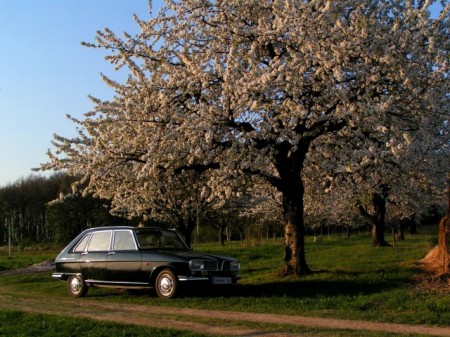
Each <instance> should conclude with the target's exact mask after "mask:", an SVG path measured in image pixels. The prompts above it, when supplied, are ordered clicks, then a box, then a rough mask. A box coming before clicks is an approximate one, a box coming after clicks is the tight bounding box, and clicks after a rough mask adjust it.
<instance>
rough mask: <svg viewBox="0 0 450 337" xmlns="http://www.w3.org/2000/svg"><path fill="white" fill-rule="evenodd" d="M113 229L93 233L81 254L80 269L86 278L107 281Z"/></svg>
mask: <svg viewBox="0 0 450 337" xmlns="http://www.w3.org/2000/svg"><path fill="white" fill-rule="evenodd" d="M111 239H112V230H100V231H96V232H94V233H92V236H91V239H90V241H89V243H88V246H87V247H86V250H85V251H84V252H83V253H82V254H81V256H80V269H81V273H82V274H83V276H84V278H85V280H99V281H105V280H107V277H106V260H107V257H108V254H109V252H110V247H111Z"/></svg>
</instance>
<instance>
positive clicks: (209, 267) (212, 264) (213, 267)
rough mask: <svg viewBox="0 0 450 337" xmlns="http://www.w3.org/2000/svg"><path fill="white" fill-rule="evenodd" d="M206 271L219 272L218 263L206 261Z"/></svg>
mask: <svg viewBox="0 0 450 337" xmlns="http://www.w3.org/2000/svg"><path fill="white" fill-rule="evenodd" d="M204 266H205V268H204V270H217V262H216V261H204Z"/></svg>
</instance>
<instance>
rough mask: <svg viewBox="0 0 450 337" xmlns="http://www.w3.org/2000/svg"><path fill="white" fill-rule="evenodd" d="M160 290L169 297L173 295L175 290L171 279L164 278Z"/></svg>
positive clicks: (160, 283)
mask: <svg viewBox="0 0 450 337" xmlns="http://www.w3.org/2000/svg"><path fill="white" fill-rule="evenodd" d="M159 289H160V291H161V294H163V295H165V296H167V295H170V294H171V293H172V290H173V280H172V278H170V277H167V276H165V277H163V278H162V279H161V281H160V282H159Z"/></svg>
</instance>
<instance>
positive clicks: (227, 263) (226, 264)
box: [222, 261, 230, 271]
mask: <svg viewBox="0 0 450 337" xmlns="http://www.w3.org/2000/svg"><path fill="white" fill-rule="evenodd" d="M222 270H224V271H225V270H230V261H223V262H222Z"/></svg>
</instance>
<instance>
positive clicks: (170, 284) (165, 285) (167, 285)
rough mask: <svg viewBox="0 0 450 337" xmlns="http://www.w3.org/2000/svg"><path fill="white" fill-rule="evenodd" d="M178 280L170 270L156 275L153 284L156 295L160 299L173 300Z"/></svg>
mask: <svg viewBox="0 0 450 337" xmlns="http://www.w3.org/2000/svg"><path fill="white" fill-rule="evenodd" d="M177 289H178V278H177V276H176V275H175V274H174V272H173V271H172V270H170V269H164V270H163V271H161V272H160V273H159V274H158V277H157V278H156V282H155V290H156V294H158V296H159V297H161V298H173V297H175V296H176V294H177Z"/></svg>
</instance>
